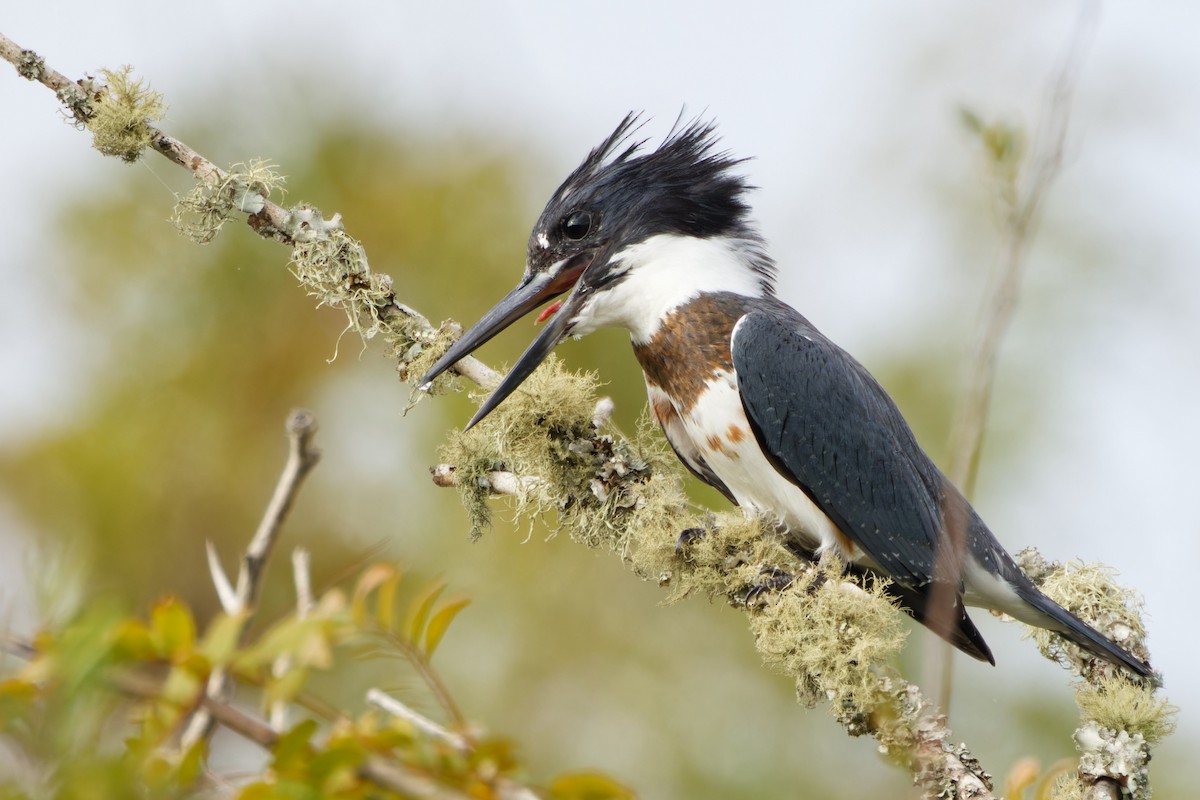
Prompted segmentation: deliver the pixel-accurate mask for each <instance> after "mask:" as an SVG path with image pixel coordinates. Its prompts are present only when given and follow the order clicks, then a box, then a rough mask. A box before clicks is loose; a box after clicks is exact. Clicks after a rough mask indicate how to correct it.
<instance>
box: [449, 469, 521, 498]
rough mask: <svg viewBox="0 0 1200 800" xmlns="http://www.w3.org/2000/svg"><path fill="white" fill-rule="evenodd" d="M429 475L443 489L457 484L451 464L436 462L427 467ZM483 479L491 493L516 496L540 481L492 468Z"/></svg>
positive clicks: (456, 477) (456, 473)
mask: <svg viewBox="0 0 1200 800" xmlns="http://www.w3.org/2000/svg"><path fill="white" fill-rule="evenodd" d="M429 475H430V477H431V478H432V479H433V483H434V485H435V486H440V487H442V488H443V489H447V488H451V487H454V486H458V472H457V470H456V468H455V466H454V465H453V464H438V465H437V466H434V467H430V468H429ZM483 480H486V481H487V487H486V488H487V490H488V491H489V492H491V493H492V494H498V495H508V496H510V497H517V496H519V495H520V494H521V492H522V490H526V489H531V488H533V487H535V486H537V485H538V484H540V483H542V482H543V481H542V479H541V478H539V477H537V476H536V475H520V476H518V475H514V474H513V473H511V472H506V471H504V470H494V471H492V472H489V473H488V474H487V477H486V478H484V479H483Z"/></svg>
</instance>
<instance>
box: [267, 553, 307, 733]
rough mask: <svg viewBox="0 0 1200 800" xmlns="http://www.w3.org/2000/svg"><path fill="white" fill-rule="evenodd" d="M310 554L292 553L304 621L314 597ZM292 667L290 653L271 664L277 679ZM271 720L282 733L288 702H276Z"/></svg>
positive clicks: (298, 610)
mask: <svg viewBox="0 0 1200 800" xmlns="http://www.w3.org/2000/svg"><path fill="white" fill-rule="evenodd" d="M310 561H311V559H310V558H309V553H308V550H307V549H306V548H303V547H297V548H296V549H295V550H293V551H292V580H293V582H294V583H295V585H296V617H297V618H298V619H304V618H305V617H307V616H308V614H309V612H310V611H312V607H313V595H312V578H311V577H310V571H309V563H310ZM291 667H292V657H291V656H290V655H289V654H288V653H283V654H281V655H280V656H279V658H277V659H275V662H274V663H273V664H271V674H272V675H273V676H275V677H276V678H281V677H283V676H284V675H286V674H287V671H288V670H289V669H291ZM267 716H268V717H269V718H270V720H271V727H272V728H273V729H275V730H277V731H282V730H284V729H286V728H287V725H288V702H287V701H286V700H276V701H275V702H273V703H272V704H271V708H270V711H269V713H268V715H267Z"/></svg>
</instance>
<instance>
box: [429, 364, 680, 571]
mask: <svg viewBox="0 0 1200 800" xmlns="http://www.w3.org/2000/svg"><path fill="white" fill-rule="evenodd" d="M598 385H599V382H598V380H597V379H596V376H595V375H594V374H590V373H584V374H577V373H572V372H569V371H567V370H564V369H563V368H562V366H561V364H560V363H559V361H558V359H557V358H556V357H554V356H553V355H551V356H550V357H549V358H548V359H546V362H545V363H544V364H543V365H542V366H541V367H539V368H538V369H537V370H535V371H534V373H533V374H532V375H530V377H529V378H528V379H527V380H526V381H525V382H524V383H522V384H521V386H520V388H518V389H517V390H516V391H515V392H514V393H513V394H512V395H511V396H510V397H509V398H508V399H507V400H505V402H504V403H502V404H501V405H500V406H499V407H498V408H497V409H496V410H494V411H493V412H492V413H491V414H490V415H488V416H487V417H486V418H485V419H484V420H483V421H482V422H480V424H479V425H477V426H475V427H474V428H472V429H471V430H470V431H466V432H463V433H458V434H455V435H453V436H452V437H451V439H450V441H449V442H448V443H447V444H446V445H445V446H444V447H443V449H442V453H441V455H442V457H443V458H444V459H445V460H446V461H448V462H449V463H451V464H454V465H455V466H456V481H457V485H458V490H459V493H460V494H461V495H462V498H463V502H464V505H465V506H466V507H467V508H468V511H469V513H470V514H471V518H472V519H471V521H472V534H473V535H475V536H478V535H480V534H481V533H482V531H483V529H484V528H486V527H487V526H488V525H489V524H490V521H491V518H490V513H489V512H488V510H487V497H488V494H489V491H490V484H489V483H488V481H487V473H489V472H492V471H495V470H500V471H506V472H512V473H514V474H516V475H518V476H522V477H528V476H537V478H538V479H539V482H538V483H537V484H536V488H526V489H522V491H521V493H520V494H519V496H518V498H517V499H518V503H519V505H518V507H517V509H516V511H517V513H518V516H519V517H521V518H525V519H526V520H528V521H530V522H532V521H535V520H539V519H547V516H548V515H549V514H555V515H557V517H558V527H561V528H565V529H567V530H569V531H570V533H571V536H572V537H573V538H575V539H577V540H579V541H581V542H583V543H584V544H587V545H589V546H591V547H595V546H598V545H600V544H602V543H607V544H609V545H610V546H611V547H613V548H614V549H616V550H618V551H620V550H622V549H623V539H624V536H625V533H626V532H627V531H628V530H629V529H630V527H631V524H632V523H633V521H634V520H635V519H636V520H639V525H638V527H641V522H642V521H644V520H646V519H647V518H648V517H649V516H652V515H653V516H658V515H659V514H660V512H661V509H660V508H659V505H660V504H659V502H658V501H657V500H656V499H655V498H656V496H659V495H660V494H661V493H660V492H659V491H658V490H659V489H660V488H661V486H660V485H658V484H655V483H654V482H652V481H651V480H650V478H651V475H652V469H651V461H652V460H654V459H655V458H656V457H657V456H656V454H655V453H653V452H651V451H648V450H641V449H639V448H638V447H636V446H633V445H630V444H629V443H627V442H625V441H624V440H620V439H617V438H615V437H613V436H611V435H608V434H601V433H600V432H599V431H597V430H596V427H595V425H594V423H593V421H592V415H593V411H594V410H595V406H596V400H595V391H596V388H597V387H598ZM631 485H636V486H638V488H639V491H638V492H637V494H636V495H635V494H634V493H633V492H632V491H631V489H630V487H631ZM522 486H525V487H529V484H522ZM674 488H675V489H676V491H678V486H677V484H676V485H675V487H674Z"/></svg>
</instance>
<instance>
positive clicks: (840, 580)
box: [750, 558, 907, 722]
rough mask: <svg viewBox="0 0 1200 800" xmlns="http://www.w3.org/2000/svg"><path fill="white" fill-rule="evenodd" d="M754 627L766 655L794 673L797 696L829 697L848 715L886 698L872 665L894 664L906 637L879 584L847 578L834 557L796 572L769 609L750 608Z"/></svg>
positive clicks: (810, 700)
mask: <svg viewBox="0 0 1200 800" xmlns="http://www.w3.org/2000/svg"><path fill="white" fill-rule="evenodd" d="M750 629H751V631H752V632H753V633H754V638H755V642H756V645H757V647H758V649H759V651H760V652H761V653H762V654H763V657H764V660H765V661H766V662H767V663H768V664H769V665H771V666H774V667H776V668H777V669H780V670H782V671H784V672H786V673H787V674H789V675H793V676H794V677H795V679H796V694H797V697H798V698H799V700H800V701H801V702H802V703H804V704H805V705H808V706H810V707H811V706H813V705H816V704H817V703H819V702H828V703H829V704H830V708H831V710H832V711H833V713H834V716H835V717H838V718H839V719H842V721H843V722H845V721H847V720H846V719H843V717H850V716H855V715H858V714H861V713H862V712H863V711H864V710H867V711H870V710H871V709H874V708H876V707H878V706H881V705H883V704H885V703H886V702H887V699H888V698H887V697H886V695H885V694H884V692H883V689H882V686H881V682H880V677H879V675H878V674H877V673H876V671H875V668H876V667H877V666H878V665H880V664H888V663H891V662H892V661H893V659H894V658H895V657H896V655H897V654H898V653H899V651H900V648H901V647H902V646H903V644H904V640H905V638H906V636H907V631H906V629H905V627H904V624H903V622H902V619H901V615H900V614H899V613H898V610H897V608H896V607H895V605H893V604H892V602H891V601H889V600H888V599H887V597H886V596H885V595H884V594H883V593H882V587H874V588H872V589H871V590H866V589H862V588H860V587H858V586H857V585H856V584H852V583H848V582H846V581H845V578H844V576H843V574H842V569H841V566H840V564H838V563H837V561H836V560H834V559H832V558H829V559H825V560H823V561H822V562H821V563H820V564H817V565H814V566H812V567H810V568H808V569H806V570H805V571H804V572H802V573H800V574H799V575H797V576H795V578H794V580H793V583H792V586H791V588H790V589H789V590H788V591H786V592H783V593H781V594H779V595H778V596H777V597H775V598H774V601H773V604H772V608H771V611H770V613H758V614H751V615H750Z"/></svg>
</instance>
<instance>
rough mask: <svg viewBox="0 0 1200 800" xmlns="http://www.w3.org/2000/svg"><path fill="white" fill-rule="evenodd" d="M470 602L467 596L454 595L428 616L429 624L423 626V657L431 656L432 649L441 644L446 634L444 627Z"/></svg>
mask: <svg viewBox="0 0 1200 800" xmlns="http://www.w3.org/2000/svg"><path fill="white" fill-rule="evenodd" d="M470 604H471V598H469V597H455V598H452V599H450V600H447V601H446V602H444V603H442V606H441V608H439V609H438V610H437V611H436V612H434V614H433V616H432V617H430V618H429V625H428V627H426V628H425V657H426V658H432V657H433V651H434V650H437V646H438V645H439V644H441V642H442V637H443V636H445V635H446V629H448V628H449V627H450V623H451V622H453V621H454V618H455V617H457V616H458V613H459V612H460V611H462V610H463V609H464V608H466V607H467V606H469V605H470Z"/></svg>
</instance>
